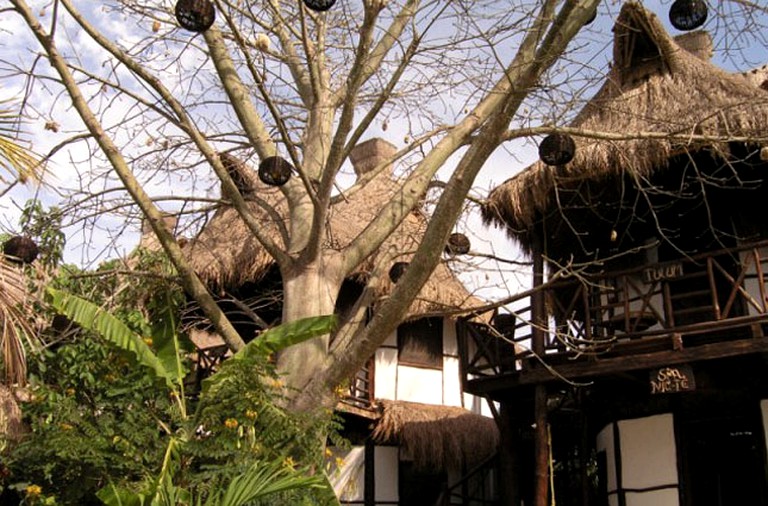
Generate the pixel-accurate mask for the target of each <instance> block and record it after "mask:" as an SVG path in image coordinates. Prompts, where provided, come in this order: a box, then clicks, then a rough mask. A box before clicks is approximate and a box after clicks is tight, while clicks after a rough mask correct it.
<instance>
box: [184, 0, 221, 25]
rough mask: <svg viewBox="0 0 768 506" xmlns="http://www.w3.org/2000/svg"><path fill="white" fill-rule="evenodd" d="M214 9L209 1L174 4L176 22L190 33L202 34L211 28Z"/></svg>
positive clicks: (199, 0)
mask: <svg viewBox="0 0 768 506" xmlns="http://www.w3.org/2000/svg"><path fill="white" fill-rule="evenodd" d="M215 19H216V9H214V8H213V2H211V0H178V2H176V21H178V22H179V25H181V27H182V28H184V29H185V30H189V31H190V32H198V33H199V32H204V31H206V30H207V29H209V28H210V27H211V26H213V21H214V20H215Z"/></svg>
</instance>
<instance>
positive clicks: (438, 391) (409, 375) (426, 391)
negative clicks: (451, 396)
mask: <svg viewBox="0 0 768 506" xmlns="http://www.w3.org/2000/svg"><path fill="white" fill-rule="evenodd" d="M397 400H398V401H409V402H422V403H424V404H442V403H443V371H441V370H439V369H426V368H421V367H409V366H405V365H401V366H398V368H397Z"/></svg>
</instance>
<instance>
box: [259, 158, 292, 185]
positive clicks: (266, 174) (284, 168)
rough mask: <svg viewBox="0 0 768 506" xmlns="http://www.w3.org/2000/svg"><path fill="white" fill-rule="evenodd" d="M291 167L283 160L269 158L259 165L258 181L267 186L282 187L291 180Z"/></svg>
mask: <svg viewBox="0 0 768 506" xmlns="http://www.w3.org/2000/svg"><path fill="white" fill-rule="evenodd" d="M292 171H293V166H292V165H291V164H290V163H289V162H288V161H287V160H286V159H284V158H280V157H279V156H270V157H267V158H265V159H264V160H262V161H261V163H260V164H259V179H260V180H261V182H262V183H264V184H267V185H269V186H283V185H284V184H285V183H287V182H288V180H289V179H290V178H291V172H292Z"/></svg>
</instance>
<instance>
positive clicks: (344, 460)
mask: <svg viewBox="0 0 768 506" xmlns="http://www.w3.org/2000/svg"><path fill="white" fill-rule="evenodd" d="M329 450H331V455H330V457H329V458H328V461H329V464H330V472H329V474H328V478H329V479H330V481H331V485H333V490H334V491H335V492H336V496H337V497H338V498H339V499H340V500H342V501H362V500H363V499H365V489H364V486H365V447H364V446H354V447H352V448H350V449H349V450H342V449H339V448H335V447H330V448H329ZM338 464H341V466H339V465H338Z"/></svg>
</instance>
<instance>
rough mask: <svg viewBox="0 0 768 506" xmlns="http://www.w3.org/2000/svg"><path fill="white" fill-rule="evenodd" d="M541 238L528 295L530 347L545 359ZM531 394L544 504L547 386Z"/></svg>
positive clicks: (543, 504)
mask: <svg viewBox="0 0 768 506" xmlns="http://www.w3.org/2000/svg"><path fill="white" fill-rule="evenodd" d="M543 253H544V252H543V248H542V243H541V240H538V239H534V241H533V289H534V290H533V294H532V295H531V319H532V320H533V321H532V324H533V331H532V348H533V352H534V353H535V354H536V355H537V356H538V357H539V358H541V359H543V358H544V350H545V342H544V340H545V338H546V332H545V328H546V322H547V315H546V307H545V301H544V291H543V290H541V289H538V290H537V288H541V286H542V285H543V284H544V255H543ZM535 389H536V390H535V393H534V408H533V409H534V424H535V431H534V455H535V456H534V460H535V468H534V469H535V470H536V471H535V473H536V474H535V480H536V482H535V486H534V505H535V506H547V502H548V501H547V499H548V497H549V435H548V427H547V424H548V421H547V387H546V384H544V383H539V384H537V385H536V387H535Z"/></svg>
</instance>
